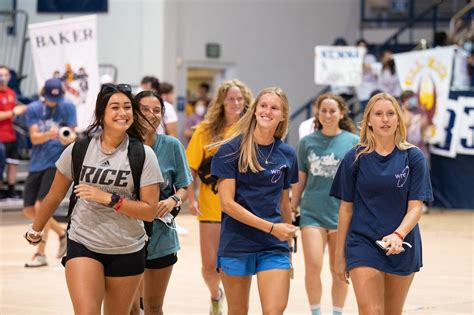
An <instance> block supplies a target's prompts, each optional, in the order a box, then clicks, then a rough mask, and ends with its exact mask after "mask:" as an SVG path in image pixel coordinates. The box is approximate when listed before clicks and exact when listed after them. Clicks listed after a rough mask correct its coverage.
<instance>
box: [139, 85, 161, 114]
mask: <svg viewBox="0 0 474 315" xmlns="http://www.w3.org/2000/svg"><path fill="white" fill-rule="evenodd" d="M145 97H154V98H156V99H157V100H158V101H159V102H160V107H161V116H163V115H164V114H165V102H163V99H162V98H161V96H160V95H159V94H158V93H155V92H153V91H150V90H145V91H141V92H140V93H138V94H137V95H135V101H136V102H137V103H138V105H140V101H141V100H142V99H144V98H145Z"/></svg>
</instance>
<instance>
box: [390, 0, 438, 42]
mask: <svg viewBox="0 0 474 315" xmlns="http://www.w3.org/2000/svg"><path fill="white" fill-rule="evenodd" d="M445 1H446V0H440V1H438V2H437V3H436V4H434V5H432V6H431V7H429V8H428V9H426V10H424V11H423V12H422V13H420V14H418V15H417V16H415V17H411V18H410V20H409V21H408V22H407V23H406V24H405V25H404V26H402V27H400V28H399V29H398V31H396V32H395V33H394V34H393V35H391V36H390V37H389V38H387V39H386V40H385V42H384V43H383V44H382V45H381V46H388V45H391V44H395V45H396V44H398V37H399V36H400V35H401V34H402V33H403V32H405V31H406V30H409V29H411V28H412V27H413V26H414V25H415V24H416V23H417V22H419V21H422V20H424V18H425V17H426V16H428V15H429V14H431V15H432V17H431V23H432V29H433V34H434V33H435V32H436V30H437V29H438V23H439V17H438V7H439V6H440V5H441V4H443V3H444V2H445ZM411 41H412V40H411V39H410V42H411Z"/></svg>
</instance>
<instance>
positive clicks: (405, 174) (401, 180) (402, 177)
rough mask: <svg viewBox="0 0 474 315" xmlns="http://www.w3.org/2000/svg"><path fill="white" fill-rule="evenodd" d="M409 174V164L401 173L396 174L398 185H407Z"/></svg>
mask: <svg viewBox="0 0 474 315" xmlns="http://www.w3.org/2000/svg"><path fill="white" fill-rule="evenodd" d="M408 174H410V167H409V166H408V165H407V166H405V168H404V169H403V171H402V172H401V173H400V174H395V178H396V179H397V187H399V188H401V187H403V185H405V183H406V182H407V179H408Z"/></svg>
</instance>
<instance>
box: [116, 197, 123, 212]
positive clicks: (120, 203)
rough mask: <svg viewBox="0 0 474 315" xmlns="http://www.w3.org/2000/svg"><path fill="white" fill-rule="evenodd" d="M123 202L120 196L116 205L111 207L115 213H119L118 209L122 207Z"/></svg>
mask: <svg viewBox="0 0 474 315" xmlns="http://www.w3.org/2000/svg"><path fill="white" fill-rule="evenodd" d="M124 201H125V198H124V197H122V196H120V199H119V201H118V202H117V204H116V205H115V206H114V207H113V208H114V210H115V212H119V210H120V208H121V207H122V205H123V202H124Z"/></svg>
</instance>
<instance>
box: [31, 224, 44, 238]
mask: <svg viewBox="0 0 474 315" xmlns="http://www.w3.org/2000/svg"><path fill="white" fill-rule="evenodd" d="M28 234H31V235H33V236H35V237H38V236H43V231H40V232H37V231H35V230H33V224H30V225H28Z"/></svg>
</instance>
